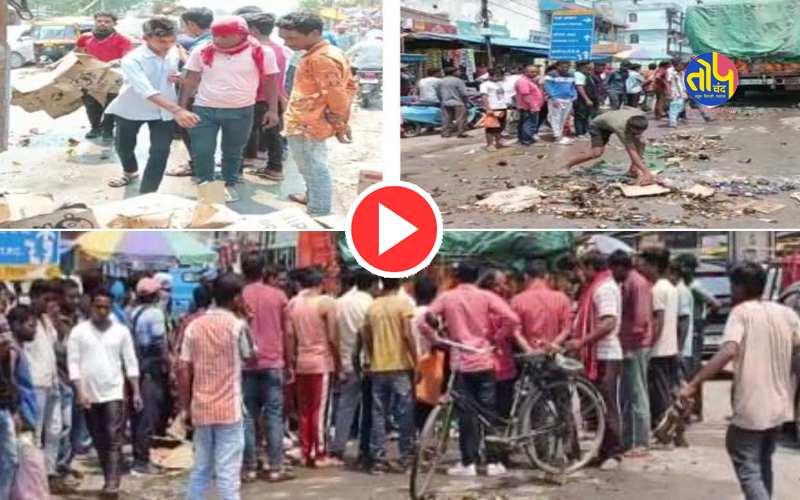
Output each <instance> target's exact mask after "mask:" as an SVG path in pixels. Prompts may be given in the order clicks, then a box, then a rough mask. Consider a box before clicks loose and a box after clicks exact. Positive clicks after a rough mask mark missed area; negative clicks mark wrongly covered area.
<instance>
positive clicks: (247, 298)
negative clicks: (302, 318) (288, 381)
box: [242, 282, 289, 371]
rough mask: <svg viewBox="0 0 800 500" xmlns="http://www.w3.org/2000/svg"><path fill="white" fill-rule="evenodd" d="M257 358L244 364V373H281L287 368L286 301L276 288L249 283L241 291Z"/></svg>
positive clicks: (281, 292)
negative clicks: (256, 371) (277, 371)
mask: <svg viewBox="0 0 800 500" xmlns="http://www.w3.org/2000/svg"><path fill="white" fill-rule="evenodd" d="M242 296H243V297H244V303H245V306H246V307H247V312H248V313H249V314H250V330H251V332H252V334H253V341H254V342H255V347H256V353H255V354H256V355H255V357H254V359H253V360H252V361H250V362H248V363H247V365H245V368H244V369H245V371H247V370H281V369H283V368H284V367H285V366H286V360H285V349H286V321H287V320H288V319H287V311H286V306H287V304H288V303H289V300H288V299H287V298H286V294H284V293H283V291H281V290H280V289H278V288H275V287H272V286H269V285H265V284H263V283H259V282H256V283H250V284H249V285H247V286H245V287H244V291H243V292H242Z"/></svg>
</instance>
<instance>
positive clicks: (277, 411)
mask: <svg viewBox="0 0 800 500" xmlns="http://www.w3.org/2000/svg"><path fill="white" fill-rule="evenodd" d="M242 394H243V395H244V406H245V409H246V410H247V411H246V412H245V416H244V467H245V469H246V470H250V471H252V470H255V469H256V465H257V461H256V458H257V455H258V445H257V443H256V420H257V419H258V418H259V417H260V416H261V415H262V413H263V414H264V415H265V416H266V417H267V446H268V452H269V467H270V470H271V471H273V472H278V471H280V470H281V469H282V468H283V370H257V371H246V372H243V373H242Z"/></svg>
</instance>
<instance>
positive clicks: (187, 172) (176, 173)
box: [167, 163, 192, 177]
mask: <svg viewBox="0 0 800 500" xmlns="http://www.w3.org/2000/svg"><path fill="white" fill-rule="evenodd" d="M167 175H169V176H170V177H191V176H192V166H191V165H190V164H189V163H187V164H185V165H181V166H179V167H175V168H173V169H171V170H167Z"/></svg>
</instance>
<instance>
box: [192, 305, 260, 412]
mask: <svg viewBox="0 0 800 500" xmlns="http://www.w3.org/2000/svg"><path fill="white" fill-rule="evenodd" d="M246 328H247V323H246V322H244V321H243V320H240V319H239V318H237V317H236V316H235V315H234V314H233V313H232V312H230V311H226V310H223V309H209V310H208V312H207V313H206V314H203V315H201V316H199V317H198V318H197V319H195V320H194V321H192V322H191V323H190V324H189V326H188V327H187V328H186V333H185V334H184V339H183V348H182V349H181V360H182V361H184V362H187V363H190V364H191V365H192V373H193V379H192V405H191V414H192V422H193V423H194V424H195V425H217V424H233V423H236V422H238V421H239V420H241V419H242V392H241V387H242V383H241V374H242V362H241V356H242V352H241V350H240V345H241V344H240V341H241V336H242V335H247V333H246Z"/></svg>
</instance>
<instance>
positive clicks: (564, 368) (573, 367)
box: [553, 354, 583, 375]
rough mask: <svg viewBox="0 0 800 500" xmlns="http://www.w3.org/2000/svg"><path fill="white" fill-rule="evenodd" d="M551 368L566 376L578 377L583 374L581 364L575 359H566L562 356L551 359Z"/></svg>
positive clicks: (557, 355)
mask: <svg viewBox="0 0 800 500" xmlns="http://www.w3.org/2000/svg"><path fill="white" fill-rule="evenodd" d="M553 366H555V367H556V368H557V369H558V370H559V371H561V372H563V373H566V374H568V375H579V374H581V373H583V363H581V362H580V361H578V360H577V359H572V358H568V357H566V356H564V355H562V354H556V355H555V356H554V357H553Z"/></svg>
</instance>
